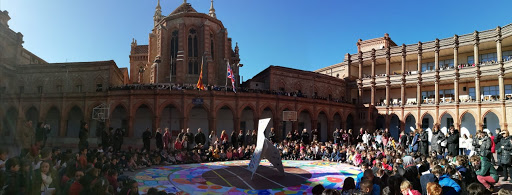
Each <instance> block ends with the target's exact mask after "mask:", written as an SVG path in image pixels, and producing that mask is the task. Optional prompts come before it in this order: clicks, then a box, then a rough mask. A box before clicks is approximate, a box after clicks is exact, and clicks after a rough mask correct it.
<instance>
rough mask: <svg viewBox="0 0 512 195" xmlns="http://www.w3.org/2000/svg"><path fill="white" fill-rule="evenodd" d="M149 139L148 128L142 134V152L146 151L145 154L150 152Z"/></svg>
mask: <svg viewBox="0 0 512 195" xmlns="http://www.w3.org/2000/svg"><path fill="white" fill-rule="evenodd" d="M151 137H152V135H151V131H149V128H146V131H144V133H142V142H143V143H144V150H146V152H149V150H150V143H151Z"/></svg>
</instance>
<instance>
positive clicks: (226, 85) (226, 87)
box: [224, 61, 229, 91]
mask: <svg viewBox="0 0 512 195" xmlns="http://www.w3.org/2000/svg"><path fill="white" fill-rule="evenodd" d="M227 62H228V63H227V66H229V61H227ZM224 79H225V80H226V84H225V85H224V89H226V91H228V70H227V67H226V78H224Z"/></svg>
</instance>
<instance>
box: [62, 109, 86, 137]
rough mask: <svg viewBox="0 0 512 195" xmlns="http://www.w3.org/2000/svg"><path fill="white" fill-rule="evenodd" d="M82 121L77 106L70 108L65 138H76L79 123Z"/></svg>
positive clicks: (80, 110)
mask: <svg viewBox="0 0 512 195" xmlns="http://www.w3.org/2000/svg"><path fill="white" fill-rule="evenodd" d="M83 120H84V113H83V112H82V109H80V108H79V107H77V106H74V107H73V108H71V110H70V111H69V113H68V121H67V133H66V136H67V137H72V138H78V133H79V132H80V125H81V124H80V122H81V121H83Z"/></svg>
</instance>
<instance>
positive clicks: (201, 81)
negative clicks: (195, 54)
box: [196, 59, 204, 90]
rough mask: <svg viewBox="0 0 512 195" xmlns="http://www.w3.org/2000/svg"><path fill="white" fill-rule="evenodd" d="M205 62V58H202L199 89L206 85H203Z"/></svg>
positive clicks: (198, 82)
mask: <svg viewBox="0 0 512 195" xmlns="http://www.w3.org/2000/svg"><path fill="white" fill-rule="evenodd" d="M203 62H204V59H201V73H200V74H199V80H198V81H197V86H196V87H197V88H198V89H199V90H204V85H203Z"/></svg>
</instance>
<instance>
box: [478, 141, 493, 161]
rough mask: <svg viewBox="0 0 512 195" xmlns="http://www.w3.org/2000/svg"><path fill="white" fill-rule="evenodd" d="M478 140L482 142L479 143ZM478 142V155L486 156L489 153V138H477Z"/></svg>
mask: <svg viewBox="0 0 512 195" xmlns="http://www.w3.org/2000/svg"><path fill="white" fill-rule="evenodd" d="M480 141H481V142H482V143H481V144H480ZM478 144H479V148H480V153H479V154H480V156H485V157H487V156H488V155H490V154H491V138H489V137H484V138H482V139H480V140H479V142H478Z"/></svg>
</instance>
